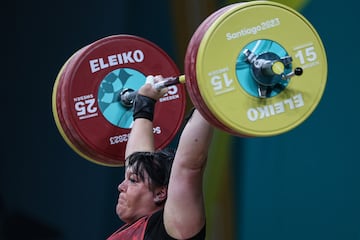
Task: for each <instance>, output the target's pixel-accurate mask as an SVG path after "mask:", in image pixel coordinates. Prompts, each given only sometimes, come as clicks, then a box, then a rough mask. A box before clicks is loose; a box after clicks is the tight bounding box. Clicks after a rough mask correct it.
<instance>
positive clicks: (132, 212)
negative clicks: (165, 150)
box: [116, 167, 159, 223]
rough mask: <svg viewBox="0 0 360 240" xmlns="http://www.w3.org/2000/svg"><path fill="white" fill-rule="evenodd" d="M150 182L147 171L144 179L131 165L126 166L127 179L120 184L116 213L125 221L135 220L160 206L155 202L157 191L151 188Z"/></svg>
mask: <svg viewBox="0 0 360 240" xmlns="http://www.w3.org/2000/svg"><path fill="white" fill-rule="evenodd" d="M148 184H149V183H148V176H147V174H146V173H145V181H142V179H141V178H140V177H139V176H137V175H136V174H135V173H134V172H133V169H132V168H131V167H126V170H125V179H124V181H123V182H122V183H120V184H119V186H118V190H119V192H120V193H119V198H118V203H117V205H116V213H117V215H118V216H119V218H120V219H121V220H122V221H123V222H125V223H131V222H134V221H136V220H137V219H139V218H141V217H143V216H145V215H148V214H151V213H153V212H154V211H156V210H157V209H158V208H159V207H158V206H157V205H156V204H155V202H156V193H154V192H152V191H151V190H150V189H149V185H148Z"/></svg>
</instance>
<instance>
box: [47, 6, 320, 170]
mask: <svg viewBox="0 0 360 240" xmlns="http://www.w3.org/2000/svg"><path fill="white" fill-rule="evenodd" d="M149 75H162V76H164V77H165V80H164V81H162V82H161V83H157V85H155V88H158V87H168V93H167V94H166V95H165V96H164V97H163V98H161V99H160V100H159V101H158V102H157V103H156V108H155V113H154V137H155V145H156V146H155V147H156V149H161V148H163V147H165V146H166V145H168V144H169V143H170V142H171V141H172V139H173V138H174V136H175V135H176V134H177V132H178V130H179V129H180V126H181V124H182V120H183V117H184V113H185V107H186V97H185V89H186V90H187V91H186V92H187V93H188V94H189V97H190V99H191V102H192V103H193V105H194V106H195V107H196V108H197V109H198V110H199V111H200V112H201V114H202V115H203V116H204V117H205V118H206V119H207V120H208V121H209V122H210V123H211V124H213V125H214V126H215V127H217V128H218V129H220V130H223V131H225V132H228V133H229V134H232V135H235V136H240V137H267V136H275V135H279V134H283V133H286V132H288V131H290V130H292V129H294V128H296V127H297V126H299V125H300V124H301V123H302V122H304V121H305V120H306V119H307V118H308V117H309V116H310V114H311V113H312V112H313V111H314V109H315V108H316V107H317V105H318V103H319V101H320V99H321V97H322V95H323V92H324V89H325V85H326V78H327V60H326V53H325V49H324V47H323V44H322V42H321V39H320V37H319V35H318V34H317V32H316V30H315V28H314V27H313V26H312V25H311V24H310V23H309V22H308V21H307V20H306V19H305V18H304V17H303V16H302V15H301V14H300V13H298V12H296V11H295V10H293V9H291V8H289V7H287V6H285V5H283V4H279V3H275V2H271V1H251V2H242V3H235V4H230V5H228V6H225V7H223V8H221V9H219V10H217V11H215V12H214V13H212V14H211V15H210V16H209V17H207V18H206V19H205V20H204V21H203V22H202V23H201V24H200V25H199V27H198V28H197V29H196V31H195V32H194V34H193V36H192V37H191V39H190V42H189V43H188V47H187V50H186V54H185V59H184V74H182V75H181V74H180V71H179V69H178V68H177V66H176V64H175V63H174V62H173V61H172V59H171V58H170V57H169V56H168V55H167V54H166V53H165V52H164V51H163V50H162V49H161V48H160V47H158V46H157V45H155V44H154V43H152V42H150V41H148V40H146V39H143V38H141V37H137V36H133V35H124V34H119V35H113V36H109V37H105V38H103V39H99V40H98V41H95V42H93V43H91V44H89V45H87V46H85V47H83V48H81V49H80V50H79V51H77V52H75V53H74V54H73V55H72V56H71V57H70V58H69V59H68V60H67V62H66V63H65V64H64V65H63V67H62V68H61V70H60V72H59V73H58V76H57V78H56V81H55V84H54V88H53V98H52V101H53V105H52V106H53V115H54V118H55V122H56V125H57V127H58V129H59V131H60V133H61V135H62V136H63V138H64V139H65V142H66V143H67V144H68V145H69V146H70V147H71V148H72V149H73V150H74V151H75V152H77V153H78V154H79V155H80V156H81V157H83V158H85V159H87V160H90V161H92V162H95V163H97V164H101V165H106V166H122V165H123V164H124V152H125V147H126V142H127V139H128V136H129V134H130V130H131V127H132V123H133V119H132V110H131V107H132V101H133V99H134V96H135V95H136V94H137V90H138V89H139V88H140V87H141V86H142V85H143V84H144V83H145V81H146V77H147V76H149ZM295 76H296V77H295Z"/></svg>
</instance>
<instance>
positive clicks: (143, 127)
mask: <svg viewBox="0 0 360 240" xmlns="http://www.w3.org/2000/svg"><path fill="white" fill-rule="evenodd" d="M166 92H167V89H162V90H161V91H158V90H155V89H154V88H153V87H152V86H151V84H145V85H144V86H142V87H141V88H140V89H139V92H138V93H139V94H141V95H144V96H147V97H150V98H152V99H155V100H158V99H159V98H160V97H161V96H163V95H164V94H165V93H166ZM154 148H155V147H154V136H153V124H152V121H150V120H148V119H144V118H138V119H136V120H135V121H134V124H133V126H132V128H131V132H130V136H129V140H128V142H127V144H126V150H125V158H126V157H128V156H129V155H130V154H132V153H134V152H138V151H149V152H153V151H154Z"/></svg>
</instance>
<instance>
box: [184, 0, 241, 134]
mask: <svg viewBox="0 0 360 240" xmlns="http://www.w3.org/2000/svg"><path fill="white" fill-rule="evenodd" d="M240 4H241V3H240ZM233 7H235V5H229V6H226V7H223V8H221V9H219V10H217V11H215V12H214V13H212V14H211V15H210V16H209V17H207V18H206V19H205V20H204V21H203V22H202V23H201V24H200V26H199V27H198V28H197V29H196V31H195V33H194V34H193V36H192V38H191V40H190V42H189V44H188V47H187V50H186V54H185V62H184V68H185V76H186V77H185V78H186V87H187V88H188V89H189V90H188V93H189V97H190V99H191V101H192V102H193V104H194V105H195V107H196V108H197V109H198V110H199V111H200V113H201V114H202V115H203V116H204V118H206V120H207V121H209V122H210V123H211V124H212V125H214V126H215V127H217V128H219V129H221V130H224V131H226V132H228V133H230V134H232V135H237V136H239V133H237V132H235V131H233V130H232V129H230V128H228V127H227V126H225V125H224V124H222V123H221V122H220V121H218V120H217V119H216V117H215V116H214V115H213V114H212V113H211V111H210V110H209V109H208V107H207V106H206V104H205V102H204V101H203V99H202V97H201V92H200V90H199V87H198V84H197V74H196V60H197V55H198V50H199V46H200V43H201V41H202V39H203V37H204V35H205V34H206V32H207V30H208V28H209V27H211V25H212V24H213V23H214V22H215V21H216V19H217V18H218V17H220V16H221V15H222V14H224V13H225V12H226V11H228V10H229V9H231V8H233ZM190 89H191V90H190ZM241 136H243V135H241Z"/></svg>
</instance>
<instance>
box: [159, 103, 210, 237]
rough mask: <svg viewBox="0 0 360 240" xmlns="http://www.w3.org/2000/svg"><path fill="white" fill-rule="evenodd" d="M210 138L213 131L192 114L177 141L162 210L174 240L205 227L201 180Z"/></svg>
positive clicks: (197, 115) (166, 226) (196, 115)
mask: <svg viewBox="0 0 360 240" xmlns="http://www.w3.org/2000/svg"><path fill="white" fill-rule="evenodd" d="M212 135H213V128H212V127H211V126H210V125H209V123H208V122H207V121H206V120H205V119H204V118H203V117H202V116H201V115H200V113H199V112H198V111H197V110H195V111H194V113H193V116H192V117H191V119H190V120H189V122H188V123H187V125H186V126H185V128H184V130H183V132H182V134H181V137H180V140H179V145H178V149H177V152H176V156H175V159H174V163H173V167H172V172H171V176H170V182H169V186H168V198H167V201H166V204H165V210H164V223H165V228H166V230H167V232H168V234H169V235H170V236H172V237H174V238H178V239H184V238H189V237H192V236H194V235H195V234H196V233H198V232H199V231H200V229H201V228H202V227H203V226H204V224H205V207H204V199H203V190H202V184H203V182H202V179H203V174H204V169H205V165H206V160H207V155H208V148H209V146H210V144H211V139H212Z"/></svg>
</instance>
